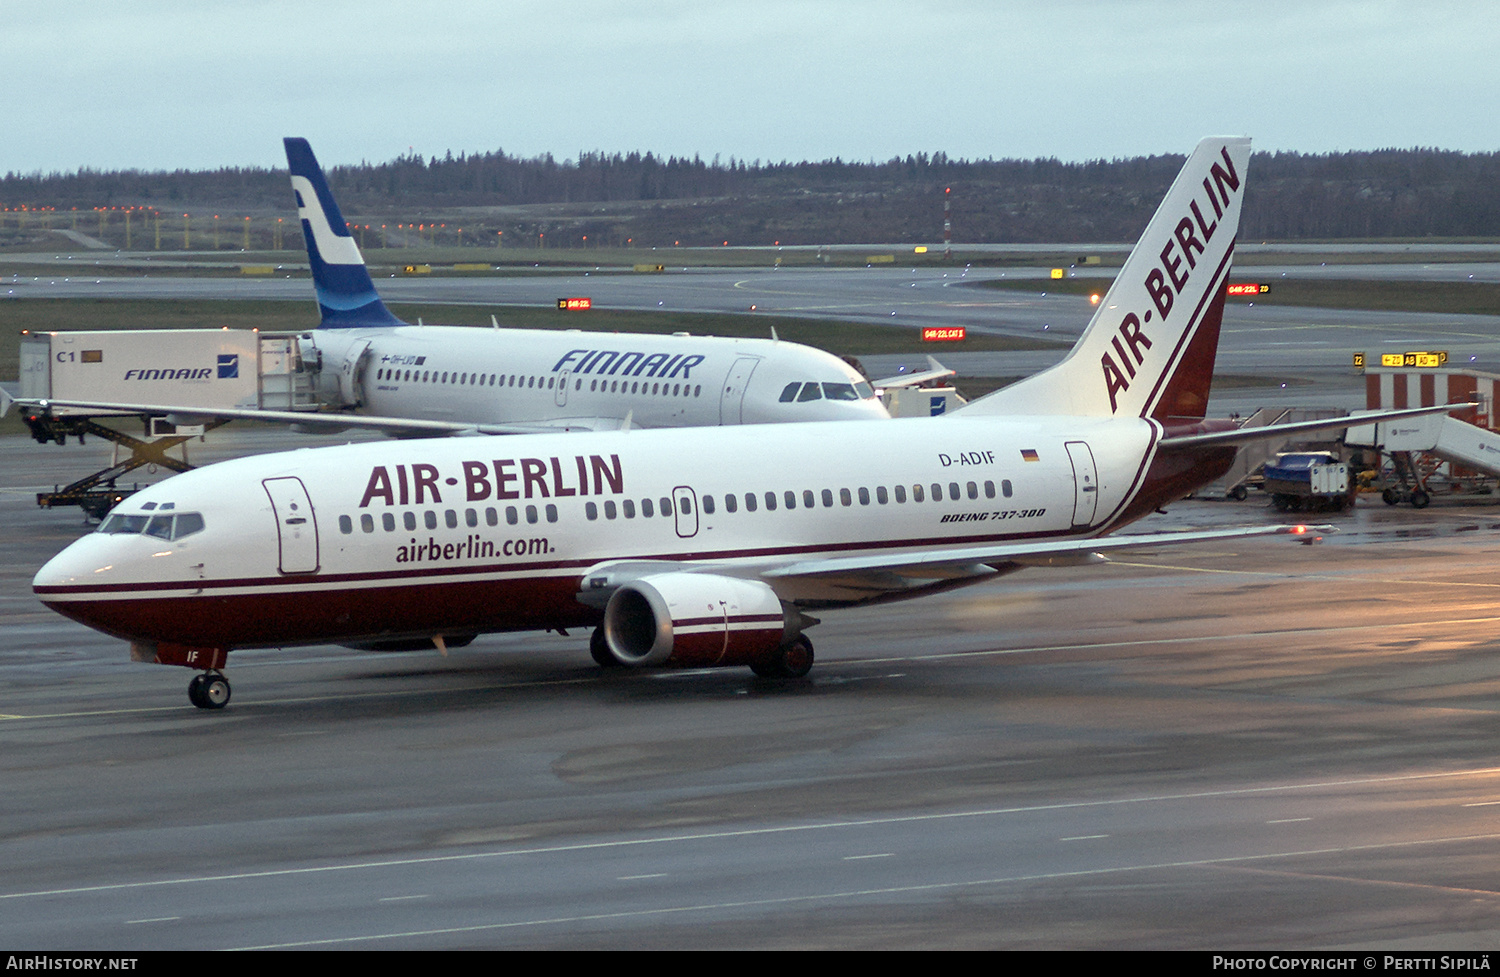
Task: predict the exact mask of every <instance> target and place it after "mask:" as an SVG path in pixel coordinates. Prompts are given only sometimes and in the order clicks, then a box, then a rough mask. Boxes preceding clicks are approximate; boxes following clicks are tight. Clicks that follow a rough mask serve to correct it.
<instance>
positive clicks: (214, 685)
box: [193, 673, 229, 709]
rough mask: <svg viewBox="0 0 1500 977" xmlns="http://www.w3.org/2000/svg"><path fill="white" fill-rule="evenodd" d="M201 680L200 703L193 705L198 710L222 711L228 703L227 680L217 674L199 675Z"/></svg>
mask: <svg viewBox="0 0 1500 977" xmlns="http://www.w3.org/2000/svg"><path fill="white" fill-rule="evenodd" d="M199 678H201V679H203V686H202V692H201V693H200V694H199V695H200V698H201V699H202V701H201V702H195V703H193V704H194V705H196V706H198V707H199V708H200V709H223V708H224V706H225V705H227V704H228V702H229V679H227V678H225V677H224V676H222V675H219V674H217V673H215V674H204V675H200V676H199Z"/></svg>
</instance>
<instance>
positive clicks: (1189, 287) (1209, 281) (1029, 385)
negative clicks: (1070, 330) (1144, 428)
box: [955, 137, 1250, 423]
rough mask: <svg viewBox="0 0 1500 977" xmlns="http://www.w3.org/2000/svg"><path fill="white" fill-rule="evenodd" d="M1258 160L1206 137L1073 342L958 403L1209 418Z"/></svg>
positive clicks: (1001, 410)
mask: <svg viewBox="0 0 1500 977" xmlns="http://www.w3.org/2000/svg"><path fill="white" fill-rule="evenodd" d="M1249 162H1250V140H1249V139H1245V138H1239V137H1216V138H1209V139H1205V140H1203V141H1202V142H1200V143H1199V144H1198V146H1197V148H1196V149H1194V150H1193V152H1192V155H1190V156H1189V157H1188V159H1187V162H1186V163H1185V164H1184V165H1183V168H1182V172H1180V173H1179V174H1178V175H1177V179H1176V180H1175V181H1173V183H1172V187H1171V189H1169V190H1168V191H1167V195H1166V196H1165V197H1164V198H1163V199H1162V202H1161V206H1160V207H1158V208H1157V211H1156V214H1155V216H1153V217H1152V218H1151V222H1150V223H1149V224H1147V225H1146V230H1145V232H1144V233H1143V234H1142V235H1141V239H1140V241H1139V242H1137V244H1136V246H1135V249H1134V250H1132V251H1131V252H1130V256H1129V257H1128V258H1127V259H1125V264H1124V266H1123V267H1122V268H1121V269H1120V273H1119V275H1118V276H1117V277H1116V278H1115V281H1114V284H1113V285H1111V286H1110V289H1109V292H1108V293H1107V294H1106V295H1105V296H1104V299H1103V301H1101V302H1100V303H1099V309H1098V311H1097V312H1095V313H1094V318H1093V319H1092V320H1091V321H1090V322H1089V325H1088V328H1087V329H1085V330H1084V332H1083V335H1082V336H1080V337H1079V339H1078V342H1077V343H1076V344H1075V345H1074V346H1073V350H1072V351H1071V352H1070V353H1069V354H1068V355H1067V356H1066V357H1065V358H1064V359H1063V361H1062V362H1061V363H1058V364H1057V365H1056V366H1053V367H1051V368H1050V369H1047V370H1044V371H1042V372H1041V373H1038V374H1036V375H1035V376H1033V377H1029V378H1027V379H1025V380H1022V381H1020V382H1018V383H1014V384H1012V385H1011V386H1009V387H1006V388H1004V389H1001V390H997V391H995V392H994V393H992V394H990V395H988V396H985V397H981V398H979V399H978V400H975V401H972V402H971V403H969V404H967V405H965V406H964V407H962V408H960V411H959V412H963V413H968V414H1072V415H1079V416H1089V417H1128V416H1136V417H1150V418H1153V419H1155V420H1158V421H1161V422H1163V423H1166V422H1168V421H1175V420H1201V419H1202V418H1203V417H1204V414H1205V413H1206V411H1207V408H1208V393H1209V385H1210V383H1211V381H1212V379H1213V371H1214V359H1215V356H1216V354H1217V352H1218V346H1219V326H1220V323H1221V321H1222V320H1223V315H1224V296H1225V287H1226V285H1227V283H1228V276H1229V271H1230V264H1231V262H1232V260H1233V257H1234V241H1235V236H1236V234H1237V233H1238V231H1239V220H1240V203H1241V201H1242V200H1243V198H1244V181H1245V171H1246V169H1247V167H1248V165H1249ZM955 413H957V412H955Z"/></svg>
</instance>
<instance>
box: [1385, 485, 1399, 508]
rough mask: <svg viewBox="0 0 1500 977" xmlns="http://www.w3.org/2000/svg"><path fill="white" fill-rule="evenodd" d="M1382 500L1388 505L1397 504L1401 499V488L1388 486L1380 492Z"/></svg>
mask: <svg viewBox="0 0 1500 977" xmlns="http://www.w3.org/2000/svg"><path fill="white" fill-rule="evenodd" d="M1380 501H1382V502H1384V503H1385V504H1386V505H1395V504H1396V503H1397V502H1400V501H1401V492H1400V490H1399V489H1393V488H1388V489H1386V490H1385V491H1384V492H1381V493H1380Z"/></svg>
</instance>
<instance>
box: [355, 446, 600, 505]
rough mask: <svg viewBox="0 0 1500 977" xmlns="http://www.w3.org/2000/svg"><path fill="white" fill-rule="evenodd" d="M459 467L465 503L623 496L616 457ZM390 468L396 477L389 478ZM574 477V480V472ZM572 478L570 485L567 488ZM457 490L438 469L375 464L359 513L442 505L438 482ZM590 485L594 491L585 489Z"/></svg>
mask: <svg viewBox="0 0 1500 977" xmlns="http://www.w3.org/2000/svg"><path fill="white" fill-rule="evenodd" d="M461 466H462V468H463V479H462V480H463V486H464V488H463V491H464V501H466V502H484V501H486V500H489V499H497V500H502V501H503V500H507V499H549V498H566V497H568V496H573V495H579V496H583V495H605V494H609V495H621V494H623V493H624V491H625V474H624V470H623V468H622V466H621V464H620V456H619V455H614V454H612V455H610V456H609V458H608V460H606V459H605V458H604V457H603V456H602V455H588V456H587V457H585V456H584V455H574V456H573V457H572V458H571V459H566V460H565V459H563V458H559V457H558V456H556V455H553V456H551V457H548V458H499V459H496V460H494V461H492V462H483V461H465V462H461ZM392 470H394V472H395V475H394V478H393V477H392ZM574 471H576V472H577V478H576V479H573V478H572V475H573V472H574ZM570 480H571V484H569V482H570ZM440 481H441V482H442V484H443V485H446V486H448V487H449V488H453V489H457V488H458V484H459V478H458V476H455V475H449V476H447V477H446V478H445V477H443V475H442V473H441V472H439V471H438V469H437V466H436V465H429V464H425V463H420V462H419V463H417V464H413V465H411V466H409V467H408V466H407V465H394V466H386V465H376V466H375V467H374V468H373V469H371V470H370V477H369V480H368V481H367V482H366V483H365V492H364V495H363V496H362V497H361V498H360V500H359V507H360V508H361V509H364V508H368V507H369V505H370V503H372V502H374V501H376V500H379V501H381V502H384V503H385V504H386V505H388V506H404V505H428V504H433V505H436V504H439V503H441V502H442V501H443V496H442V488H441V487H440V486H439V482H440ZM591 481H592V484H593V490H592V491H590V489H589V486H590V482H591Z"/></svg>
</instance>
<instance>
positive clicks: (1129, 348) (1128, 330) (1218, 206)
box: [1100, 148, 1240, 411]
mask: <svg viewBox="0 0 1500 977" xmlns="http://www.w3.org/2000/svg"><path fill="white" fill-rule="evenodd" d="M1220 155H1221V156H1222V157H1223V159H1224V165H1223V166H1220V165H1219V164H1218V163H1215V164H1213V166H1212V167H1210V169H1209V174H1210V175H1209V176H1206V177H1204V178H1203V193H1204V196H1205V199H1206V200H1207V201H1208V204H1209V206H1211V207H1212V208H1213V211H1214V220H1212V221H1210V220H1207V219H1205V217H1204V216H1203V211H1202V209H1201V208H1200V207H1199V206H1198V201H1197V200H1191V201H1189V203H1188V209H1189V210H1190V211H1192V217H1188V216H1187V215H1186V214H1184V215H1183V216H1182V218H1181V219H1180V220H1179V221H1178V222H1177V226H1176V228H1175V229H1174V230H1173V237H1174V240H1172V241H1168V242H1167V245H1166V247H1164V248H1162V249H1161V255H1160V257H1161V266H1160V267H1158V268H1152V269H1151V271H1150V272H1149V273H1147V275H1146V279H1145V286H1146V291H1147V292H1149V293H1150V295H1151V302H1152V304H1153V305H1155V306H1156V314H1157V315H1158V316H1159V317H1160V321H1163V322H1165V321H1166V318H1167V316H1168V315H1169V314H1170V313H1171V311H1172V303H1173V302H1174V301H1175V300H1176V296H1177V294H1178V293H1180V292H1181V291H1182V290H1183V288H1185V287H1186V286H1187V283H1188V276H1189V274H1190V273H1191V272H1192V270H1193V269H1195V268H1197V267H1198V259H1197V258H1196V257H1194V254H1193V252H1195V251H1196V252H1197V253H1198V254H1203V253H1204V251H1205V247H1204V246H1205V244H1207V242H1209V241H1211V240H1213V236H1214V232H1215V231H1217V230H1218V229H1219V221H1218V219H1219V218H1221V217H1223V216H1224V208H1225V207H1227V206H1228V205H1229V201H1230V191H1238V190H1239V188H1240V177H1239V174H1238V173H1237V172H1235V169H1234V162H1233V161H1232V160H1230V158H1229V150H1228V149H1227V148H1226V149H1222V150H1220ZM1210 179H1211V180H1212V182H1210ZM1199 234H1201V235H1203V236H1202V238H1201V239H1200V238H1199V236H1198V235H1199ZM1174 252H1180V255H1181V256H1180V257H1179V256H1178V254H1176V253H1174ZM1184 261H1186V262H1187V268H1186V269H1183V267H1182V264H1183V262H1184ZM1169 281H1170V284H1168V282H1169ZM1143 321H1144V322H1150V321H1151V310H1149V309H1148V310H1146V312H1145V314H1144V316H1138V315H1136V314H1135V313H1134V312H1129V313H1126V315H1125V318H1124V319H1123V320H1121V322H1120V325H1119V326H1118V327H1117V329H1116V332H1118V333H1119V335H1117V336H1112V337H1110V341H1109V343H1110V345H1111V346H1112V347H1114V350H1115V353H1116V355H1117V356H1118V357H1119V364H1118V365H1117V364H1116V362H1115V359H1114V357H1112V356H1110V355H1109V352H1108V351H1106V352H1105V353H1104V354H1103V356H1102V357H1101V358H1100V367H1101V368H1102V369H1103V371H1104V385H1105V388H1106V389H1107V390H1108V392H1109V409H1110V410H1111V411H1114V410H1116V408H1117V397H1118V395H1119V394H1121V393H1124V392H1125V391H1127V390H1129V389H1130V381H1131V380H1134V379H1135V376H1136V367H1138V366H1141V365H1142V364H1144V363H1145V362H1146V354H1145V353H1144V352H1143V350H1148V349H1150V348H1151V340H1150V338H1149V337H1148V336H1147V335H1146V333H1145V331H1144V328H1143V325H1142V323H1143ZM1122 340H1123V343H1122ZM1121 366H1124V372H1121V369H1120V367H1121Z"/></svg>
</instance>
